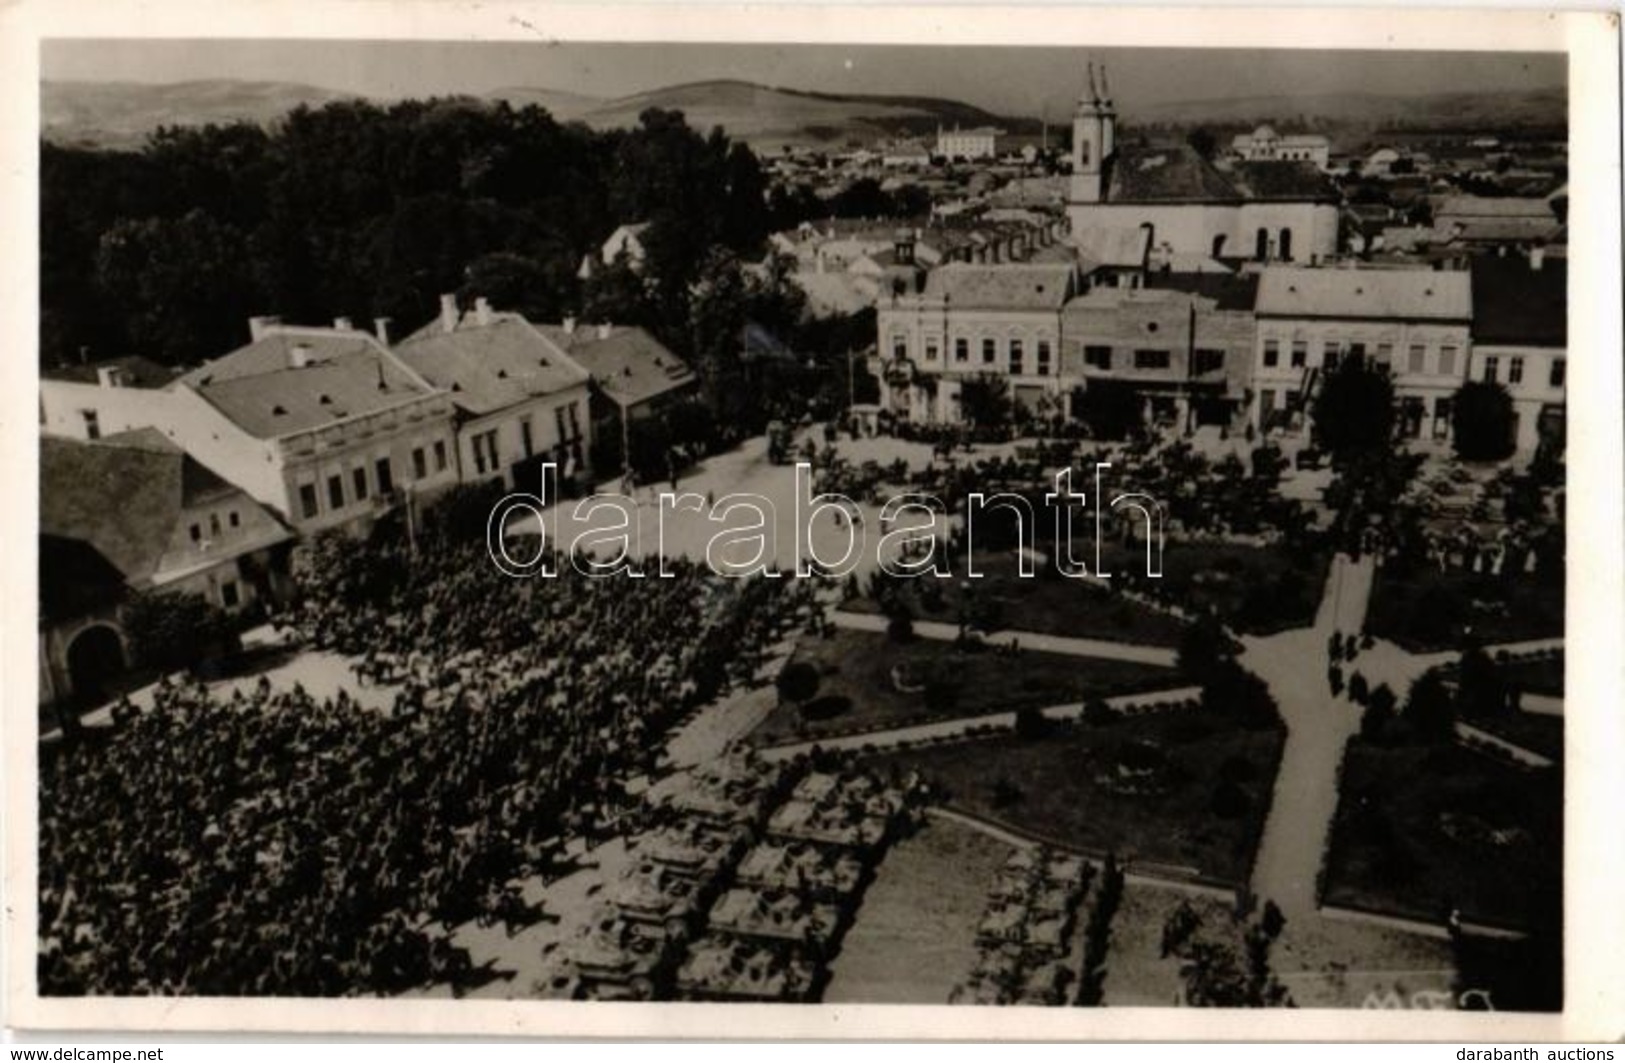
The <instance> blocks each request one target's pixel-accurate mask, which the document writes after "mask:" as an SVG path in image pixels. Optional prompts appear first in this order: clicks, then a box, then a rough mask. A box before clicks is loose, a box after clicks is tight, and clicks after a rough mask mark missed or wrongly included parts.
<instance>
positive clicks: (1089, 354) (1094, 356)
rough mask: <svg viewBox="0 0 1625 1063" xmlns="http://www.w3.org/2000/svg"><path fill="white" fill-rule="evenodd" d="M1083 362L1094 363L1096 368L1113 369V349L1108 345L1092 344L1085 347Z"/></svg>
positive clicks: (1086, 363) (1085, 363)
mask: <svg viewBox="0 0 1625 1063" xmlns="http://www.w3.org/2000/svg"><path fill="white" fill-rule="evenodd" d="M1083 364H1084V365H1092V366H1094V367H1095V368H1096V369H1107V370H1109V369H1111V367H1112V349H1111V348H1110V347H1106V346H1097V345H1094V344H1091V345H1090V346H1087V347H1085V348H1084V349H1083Z"/></svg>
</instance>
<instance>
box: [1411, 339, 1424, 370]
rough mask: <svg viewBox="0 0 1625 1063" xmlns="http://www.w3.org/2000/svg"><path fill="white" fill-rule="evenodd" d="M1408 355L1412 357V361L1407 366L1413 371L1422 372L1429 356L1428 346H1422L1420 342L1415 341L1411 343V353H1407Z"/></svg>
mask: <svg viewBox="0 0 1625 1063" xmlns="http://www.w3.org/2000/svg"><path fill="white" fill-rule="evenodd" d="M1407 357H1408V358H1409V359H1410V362H1409V364H1408V365H1407V366H1406V368H1407V369H1408V370H1409V371H1410V372H1412V373H1420V372H1422V369H1423V366H1424V364H1425V361H1426V358H1427V348H1426V347H1424V346H1422V345H1421V344H1420V343H1413V344H1411V349H1410V353H1409V354H1408V355H1407Z"/></svg>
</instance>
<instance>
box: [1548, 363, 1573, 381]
mask: <svg viewBox="0 0 1625 1063" xmlns="http://www.w3.org/2000/svg"><path fill="white" fill-rule="evenodd" d="M1568 367H1569V363H1568V361H1567V360H1566V359H1563V358H1553V359H1552V375H1551V376H1550V377H1548V378H1547V382H1548V383H1550V384H1551V386H1552V387H1554V388H1560V387H1562V386H1563V379H1564V377H1565V376H1566V375H1567V373H1568Z"/></svg>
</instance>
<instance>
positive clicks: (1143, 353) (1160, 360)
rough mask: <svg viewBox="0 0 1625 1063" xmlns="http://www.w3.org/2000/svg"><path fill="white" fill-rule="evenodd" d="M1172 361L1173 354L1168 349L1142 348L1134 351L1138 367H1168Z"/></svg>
mask: <svg viewBox="0 0 1625 1063" xmlns="http://www.w3.org/2000/svg"><path fill="white" fill-rule="evenodd" d="M1171 361H1172V356H1171V355H1170V354H1169V352H1167V351H1158V350H1147V349H1145V348H1141V349H1140V350H1137V351H1135V352H1134V368H1136V369H1167V368H1168V366H1169V364H1170V362H1171Z"/></svg>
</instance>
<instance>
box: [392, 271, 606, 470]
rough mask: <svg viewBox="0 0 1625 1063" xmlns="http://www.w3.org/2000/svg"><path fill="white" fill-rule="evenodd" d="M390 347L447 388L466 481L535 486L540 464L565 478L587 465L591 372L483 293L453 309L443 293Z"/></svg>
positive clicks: (449, 297) (453, 300)
mask: <svg viewBox="0 0 1625 1063" xmlns="http://www.w3.org/2000/svg"><path fill="white" fill-rule="evenodd" d="M395 353H396V354H397V355H398V356H399V357H400V359H401V361H403V362H405V363H406V364H407V365H408V366H410V367H411V368H412V369H413V370H414V371H415V372H417V373H418V374H419V375H420V376H422V377H423V378H424V379H425V380H427V381H428V382H429V383H431V384H433V385H434V386H435V387H437V388H440V389H442V390H443V391H445V392H446V393H447V394H448V395H449V397H450V399H451V403H452V406H453V407H454V408H455V409H456V416H455V418H454V421H455V423H456V426H457V453H458V459H459V462H460V464H461V467H462V479H463V481H464V482H465V483H470V482H483V481H488V480H499V479H500V480H501V481H502V482H503V483H504V484H505V485H507V486H509V487H518V488H522V489H525V490H529V491H532V492H534V491H536V490H538V489H539V488H540V486H541V467H542V465H543V464H545V463H547V462H552V463H553V464H554V465H555V466H556V467H557V468H558V470H559V472H560V475H561V476H565V477H567V478H574V477H575V476H577V475H578V474H584V473H585V472H586V467H587V462H588V455H589V454H590V453H591V447H592V434H591V433H592V428H591V423H590V421H591V418H590V403H591V386H590V385H591V379H592V378H591V375H590V374H589V373H588V371H587V370H586V369H585V368H583V367H582V366H581V365H580V364H579V363H578V362H576V361H575V360H574V359H573V358H571V357H570V356H569V355H567V354H566V353H565V352H564V351H563V350H561V349H560V347H559V345H558V344H557V343H556V342H555V341H554V340H553V339H551V338H549V337H548V336H547V335H546V334H545V333H544V331H543V330H542V329H540V328H538V327H537V326H535V325H533V324H531V323H530V322H529V321H527V320H526V319H525V318H524V317H523V316H521V315H519V314H515V313H508V312H503V311H497V310H493V309H492V308H491V306H490V304H489V303H488V302H487V301H486V300H485V299H484V298H478V299H476V300H475V303H474V306H473V308H472V309H470V310H466V311H465V310H460V309H459V307H458V305H457V300H456V297H455V296H452V295H444V296H442V297H441V307H440V315H439V317H437V318H436V319H435V320H434V321H431V322H430V323H429V324H428V325H426V326H424V327H423V328H422V329H420V330H419V331H417V332H416V333H414V334H412V335H411V336H409V337H407V338H406V339H405V340H403V341H402V342H401V343H400V344H398V345H397V346H396V348H395Z"/></svg>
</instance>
